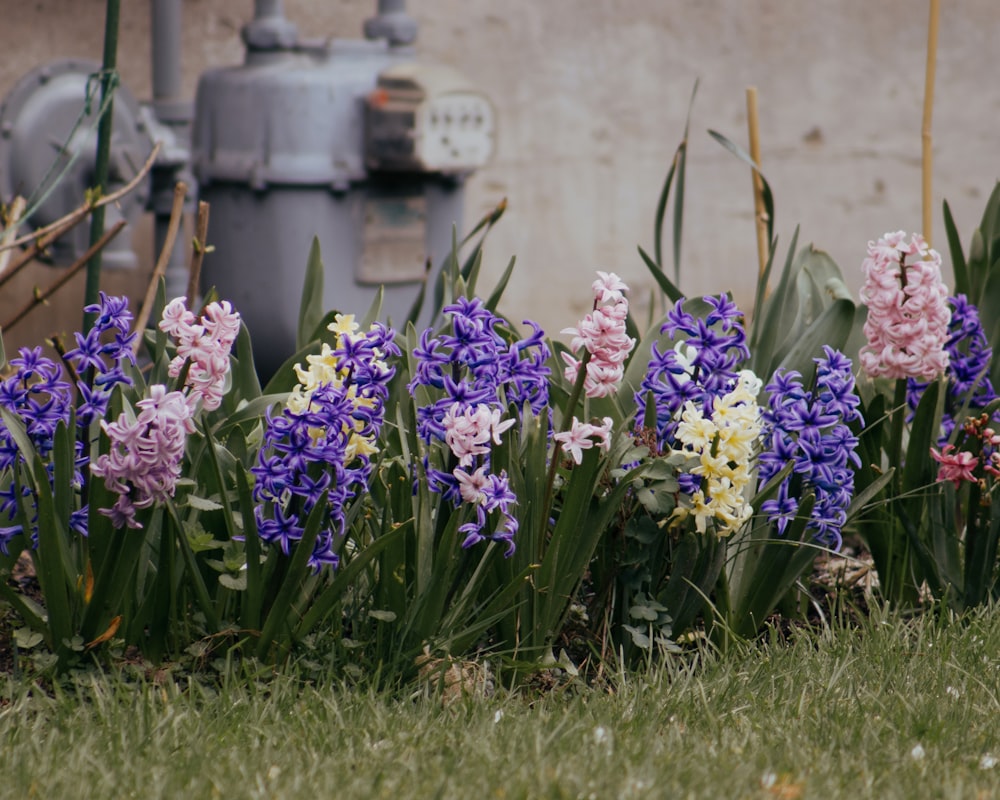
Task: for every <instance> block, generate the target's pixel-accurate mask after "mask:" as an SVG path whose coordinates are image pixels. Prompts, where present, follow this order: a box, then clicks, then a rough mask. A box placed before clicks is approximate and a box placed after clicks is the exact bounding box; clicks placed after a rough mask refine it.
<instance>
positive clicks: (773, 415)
mask: <svg viewBox="0 0 1000 800" xmlns="http://www.w3.org/2000/svg"><path fill="white" fill-rule="evenodd" d="M815 361H816V384H815V388H814V389H813V391H807V390H806V389H805V388H804V387H803V385H802V376H801V375H800V374H799V373H798V372H795V371H784V370H779V371H778V372H776V373H775V374H774V377H773V379H772V380H771V383H769V384H768V385H767V387H766V389H767V391H768V393H769V394H770V398H769V400H768V406H767V408H766V409H765V411H764V435H763V439H764V442H765V446H766V449H765V450H764V451H763V452H762V453H761V454H760V460H759V465H760V466H759V474H760V484H759V486H760V487H763V486H764V485H765V484H767V482H768V481H770V480H771V478H773V477H774V476H775V475H777V474H778V473H779V472H781V470H782V469H784V467H785V465H786V464H787V463H788V462H791V463H792V472H791V473H790V474H789V475H788V477H787V478H786V479H785V480H784V481H783V482H782V484H781V486H780V487H779V488H778V494H777V497H775V498H773V499H770V500H766V501H764V503H763V504H762V505H761V511H762V512H764V513H765V514H767V515H768V516H769V517H770V518H771V521H772V522H774V524H775V525H776V526H777V529H778V532H779V533H780V534H784V532H785V529H786V528H787V526H788V523H789V522H790V521H791V520H792V519H794V518H795V516H796V515H797V514H798V510H799V503H800V502H801V499H802V497H803V496H804V495H805V494H806V493H807V492H812V493H814V495H815V502H814V504H813V509H812V514H811V515H810V518H809V521H808V522H807V523H806V530H808V531H811V532H812V534H813V538H814V539H815V540H816V541H817V542H819V543H820V544H822V545H823V546H825V547H829V548H831V549H833V550H838V549H839V548H840V545H841V533H840V530H841V528H842V527H843V525H844V522H845V521H846V518H847V508H848V506H849V505H850V503H851V495H852V493H853V491H854V472H853V470H852V469H851V467H850V464H851V463H853V464H854V465H855V466H860V464H861V460H860V458H859V456H858V454H857V452H856V450H857V446H858V440H857V437H855V436H854V434H852V433H851V429H850V428H849V427H848V425H847V423H849V422H853V421H855V420H858V421H860V420H861V414H860V412H859V411H858V405H859V404H860V400H859V399H858V396H857V394H855V392H854V375H853V373H852V368H851V360H850V359H849V358H847V357H846V356H844V355H843V354H842V353H840V352H839V351H837V350H834V349H833V348H831V347H827V346H824V348H823V357H822V358H817V359H815Z"/></svg>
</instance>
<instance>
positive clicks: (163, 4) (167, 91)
mask: <svg viewBox="0 0 1000 800" xmlns="http://www.w3.org/2000/svg"><path fill="white" fill-rule="evenodd" d="M182 3H183V0H152V20H153V27H152V31H151V32H152V47H151V57H152V69H153V113H154V114H155V116H156V119H157V120H158V121H159V122H161V123H163V125H164V126H165V128H164V129H163V130H162V131H161V133H162V135H163V136H164V138H165V139H166V140H167V142H168V144H169V147H168V148H167V152H166V153H164V155H163V156H162V157H161V158H160V159H158V160H157V164H156V165H155V166H154V167H153V171H152V192H151V195H150V207H151V208H152V211H153V248H154V255H155V257H156V258H159V257H160V255H161V254H162V252H163V250H164V248H165V247H166V245H167V243H168V241H169V236H168V235H167V234H168V231H169V229H170V217H171V212H172V210H173V204H174V187H175V186H176V185H177V183H178V181H184V182H185V183H188V184H193V181H192V179H191V178H190V176H189V175H188V174H187V169H188V161H189V159H190V148H189V138H190V125H191V102H190V101H189V100H186V99H185V98H184V97H183V95H182V91H183V89H182V83H183V81H182V73H181V54H182V46H183V33H182V31H183V26H182V24H181V23H182V16H181V12H182ZM188 205H189V204H185V209H186V210H187V209H188ZM183 239H184V237H183V236H181V237H179V239H178V238H177V237H175V239H174V241H173V246H172V247H171V250H170V254H169V257H168V259H169V260H168V261H167V266H166V270H165V271H164V280H165V282H166V290H167V299H172V298H174V297H178V296H180V295H182V294H184V290H185V288H186V287H187V260H186V253H185V250H184V247H183V246H182V242H183ZM188 299H189V300H192V298H188Z"/></svg>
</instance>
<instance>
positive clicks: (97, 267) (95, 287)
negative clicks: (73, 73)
mask: <svg viewBox="0 0 1000 800" xmlns="http://www.w3.org/2000/svg"><path fill="white" fill-rule="evenodd" d="M120 16H121V0H107V6H106V11H105V14H104V61H103V64H102V69H101V105H102V106H105V108H104V115H103V116H102V117H101V120H100V122H99V124H98V126H97V162H96V166H95V168H94V183H95V184H96V189H97V191H98V192H99V193H100V194H103V193H104V192H106V191H107V187H108V164H109V162H110V160H111V128H112V125H113V124H114V105H113V99H112V98H111V96H110V95H111V93H112V92H113V91H114V89H115V85H116V84H117V78H118V76H117V72H116V70H117V67H118V22H119V19H120ZM103 234H104V207H103V206H101V207H99V208H95V209H94V211H93V213H92V214H91V217H90V243H91V245H93V244H96V242H97V241H98V240H99V239H100V238H101V236H102V235H103ZM100 285H101V252H100V250H98V251H97V252H96V253H94V256H93V257H92V258H91V259H90V261H89V262H87V284H86V289H85V291H84V296H83V297H84V305H91V304H94V303H96V302H97V299H98V297H97V295H98V291H99V289H100ZM94 318H95V316H94V315H93V314H84V317H83V329H84V331H89V330H90V328H91V327H92V326H93V324H94Z"/></svg>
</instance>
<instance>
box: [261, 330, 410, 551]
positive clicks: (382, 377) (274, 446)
mask: <svg viewBox="0 0 1000 800" xmlns="http://www.w3.org/2000/svg"><path fill="white" fill-rule="evenodd" d="M394 336H395V333H394V332H393V331H392V330H391V329H389V328H387V327H386V326H384V325H381V324H379V323H376V324H375V325H373V326H372V328H371V330H369V331H368V332H367V333H345V332H342V333H340V335H339V336H338V346H337V347H336V348H335V349H331V348H330V347H329V345H325V346H324V351H323V353H322V354H321V355H320V356H310V357H309V360H310V365H311V369H310V370H308V371H307V370H304V369H300V370H299V380H300V381H302V382H303V383H300V385H299V387H297V388H296V390H295V391H293V392H292V394H291V396H290V397H289V401H288V404H287V405H286V407H285V408H283V409H282V410H281V411H280V413H273V412H272V411H268V414H267V426H266V429H265V432H264V440H263V443H262V445H261V449H260V453H259V456H258V463H257V465H256V466H255V467H253V469H252V472H253V474H254V475H255V476H256V483H255V485H254V490H253V496H254V500H255V501H256V502H257V505H256V507H255V509H254V514H255V518H256V521H257V529H258V532H259V534H260V538H261V539H262V540H264V541H265V542H268V543H271V544H276V545H277V546H278V547H280V548H281V550H282V551H283V552H284V553H285V554H288V553H289V552H290V550H291V546H292V544H293V543H294V542H296V541H298V540H300V539H301V538H302V534H303V532H304V530H305V522H306V518H307V517H308V516H309V513H310V512H311V511H312V510H313V508H315V506H316V504H317V503H319V502H320V500H321V499H322V497H323V493H324V492H326V493H327V503H326V510H325V512H324V520H323V523H322V527H321V529H320V534H319V537H318V539H317V540H316V545H315V547H314V548H313V552H312V555H311V556H310V560H309V563H310V565H311V566H312V567H313V569H315V570H319V569H321V568H322V567H324V566H327V565H329V566H332V567H336V566H337V564H338V561H339V558H338V556H337V554H336V552H335V547H334V546H335V544H336V539H335V537H339V536H342V535H343V534H344V532H345V511H346V507H347V504H348V503H349V501H350V500H351V499H352V498H353V497H355V496H356V495H357V494H358V493H362V492H364V491H365V489H366V487H367V485H368V479H369V477H370V476H371V472H372V462H371V455H372V454H373V453H375V452H377V448H376V447H375V442H376V441H377V439H378V436H379V433H380V431H381V428H382V424H383V421H384V417H385V401H386V397H387V395H388V393H389V386H388V384H389V381H390V380H391V379H392V376H393V375H394V374H395V371H396V370H395V368H394V367H391V366H389V365H388V364H387V363H386V359H387V358H389V357H390V356H395V357H398V356H399V354H400V352H399V348H398V347H397V346H396V345H395V344H394V343H393V338H394Z"/></svg>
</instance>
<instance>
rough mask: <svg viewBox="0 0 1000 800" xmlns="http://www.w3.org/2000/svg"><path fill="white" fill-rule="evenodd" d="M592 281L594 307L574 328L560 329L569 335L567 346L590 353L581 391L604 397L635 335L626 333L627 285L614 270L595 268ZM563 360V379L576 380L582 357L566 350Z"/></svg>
mask: <svg viewBox="0 0 1000 800" xmlns="http://www.w3.org/2000/svg"><path fill="white" fill-rule="evenodd" d="M597 275H598V279H597V280H596V281H594V283H593V286H592V288H593V291H594V310H593V311H592V312H591V313H589V314H588V315H587V316H586V317H584V318H583V319H582V320H581V321H580V323H579V324H578V325H577V326H576V327H575V328H565V329H564V330H563V331H562V332H563V333H565V334H569V335H570V336H572V339H571V341H570V349H571V350H572V351H573V352H574V353H575V352H577V351H579V350H580V349H581V348H582V349H584V350H586V351H587V352H589V353H590V361H589V362H588V364H587V372H586V377H585V378H584V384H583V391H584V393H585V394H586V396H587V397H607V396H609V395H612V394H614V393H615V392H616V391H617V390H618V387H619V385H620V384H621V380H622V377H623V374H624V369H623V365H624V363H625V360H626V359H627V358H628V355H629V353H630V352H632V348H633V347H634V346H635V339H633V338H631V337H630V336H629V335H628V333H627V328H626V324H625V321H626V319H627V318H628V300H627V299H626V297H625V294H624V292H625V291H626V290H627V289H628V287H627V286H626V285H625V283H624V281H622V279H621V278H619V277H618V276H617V275H615V273H613V272H598V273H597ZM562 357H563V360H564V361H565V362H566V368H565V370H564V372H563V374H564V375H565V377H566V380H568V381H570V382H574V381H576V379H577V377H578V375H579V372H580V364H581V360H580V359H577V358H575V357H574V356H572V355H570V354H569V353H563V354H562Z"/></svg>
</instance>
